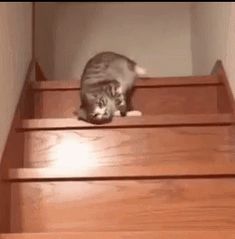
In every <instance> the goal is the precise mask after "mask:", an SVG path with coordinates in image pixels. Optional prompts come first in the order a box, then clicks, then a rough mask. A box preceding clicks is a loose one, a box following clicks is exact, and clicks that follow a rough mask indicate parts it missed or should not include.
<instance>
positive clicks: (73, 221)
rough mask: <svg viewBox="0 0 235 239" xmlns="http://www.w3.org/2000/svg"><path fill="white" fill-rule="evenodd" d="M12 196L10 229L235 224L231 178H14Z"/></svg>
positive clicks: (179, 227) (200, 227)
mask: <svg viewBox="0 0 235 239" xmlns="http://www.w3.org/2000/svg"><path fill="white" fill-rule="evenodd" d="M11 198H12V200H11V232H78V231H80V232H92V231H109V232H112V231H129V232H130V231H155V230H163V231H171V230H173V231H176V230H179V231H182V230H183V231H190V230H199V231H200V230H202V231H206V230H208V231H210V230H212V231H215V230H217V231H218V232H220V231H221V230H222V231H223V230H234V226H235V219H234V213H235V180H234V179H231V178H201V179H145V180H102V181H95V180H94V181H66V182H64V181H58V182H12V183H11ZM15 202H18V203H15ZM173 238H174V237H173ZM189 238H190V237H189Z"/></svg>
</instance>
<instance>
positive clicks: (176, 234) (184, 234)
mask: <svg viewBox="0 0 235 239" xmlns="http://www.w3.org/2000/svg"><path fill="white" fill-rule="evenodd" d="M58 238H59V239H124V238H125V239H173V238H174V239H198V238H200V239H208V238H213V239H234V238H235V231H234V230H225V231H209V230H208V231H151V232H145V231H142V232H141V231H139V232H138V231H129V232H128V231H127V232H120V231H118V232H60V233H12V234H0V239H58Z"/></svg>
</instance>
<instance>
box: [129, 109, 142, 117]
mask: <svg viewBox="0 0 235 239" xmlns="http://www.w3.org/2000/svg"><path fill="white" fill-rule="evenodd" d="M142 115H143V114H142V112H141V111H139V110H132V111H128V112H127V116H142Z"/></svg>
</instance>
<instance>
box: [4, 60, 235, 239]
mask: <svg viewBox="0 0 235 239" xmlns="http://www.w3.org/2000/svg"><path fill="white" fill-rule="evenodd" d="M38 67H39V66H38V65H37V68H38ZM40 74H41V75H42V73H40ZM38 78H39V79H40V77H38ZM41 78H43V79H44V81H35V82H30V81H28V82H27V83H26V87H25V90H23V96H22V98H21V101H20V103H19V106H18V109H17V113H16V117H15V120H14V122H13V125H12V131H11V133H10V135H9V140H8V143H7V146H6V150H5V154H4V157H3V161H2V168H1V169H2V170H1V176H2V181H1V184H0V195H1V197H0V212H2V214H1V215H0V226H1V227H0V229H1V231H2V234H0V238H1V239H28V238H33V239H39V238H40V239H54V238H60V239H75V238H76V239H77V238H79V239H91V238H96V239H121V238H123V239H124V238H125V239H134V238H135V239H136V238H137V239H138V238H141V239H142V238H144V239H158V238H159V239H160V238H161V239H170V238H176V239H186V238H190V239H196V238H197V239H198V238H200V239H204V238H205V239H206V238H214V239H219V238H220V239H231V238H235V130H234V129H235V128H234V122H235V120H234V119H235V117H234V112H235V111H234V100H233V97H232V94H231V91H230V88H229V85H228V82H227V79H226V75H225V73H224V70H223V67H222V64H221V62H217V63H216V65H215V67H214V69H213V71H212V73H211V75H207V76H189V77H166V78H156V79H153V78H149V79H140V80H139V81H138V82H137V84H136V86H135V88H136V91H135V94H134V100H133V101H134V105H135V108H136V109H138V110H141V111H142V112H143V116H142V117H126V118H115V119H114V121H113V122H112V123H109V124H106V125H91V124H89V123H86V122H82V121H78V120H77V119H76V118H75V116H74V115H73V112H74V110H76V107H77V105H79V93H78V91H79V87H80V86H79V81H46V80H45V79H46V78H45V77H44V76H43V75H42V77H41ZM16 145H17V146H16ZM1 210H2V211H1Z"/></svg>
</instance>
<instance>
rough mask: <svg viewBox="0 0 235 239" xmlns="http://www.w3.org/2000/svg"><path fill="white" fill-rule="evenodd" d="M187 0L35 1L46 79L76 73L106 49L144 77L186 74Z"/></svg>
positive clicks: (188, 55)
mask: <svg viewBox="0 0 235 239" xmlns="http://www.w3.org/2000/svg"><path fill="white" fill-rule="evenodd" d="M190 35H191V32H190V3H158V2H155V3H150V2H146V3H125V2H124V3H71V2H70V3H69V2H66V3H63V2H61V3H58V2H57V3H56V2H55V3H36V56H37V58H38V60H39V63H40V64H41V66H42V68H43V71H44V72H45V74H46V76H47V77H48V78H49V79H56V80H61V79H62V80H64V79H77V78H80V74H81V72H82V68H83V67H84V64H85V63H86V61H87V60H88V58H90V57H91V56H92V55H94V54H96V53H98V52H100V51H104V50H112V51H116V52H119V53H122V54H126V55H127V56H129V57H132V58H133V59H135V60H136V61H137V62H139V64H141V65H143V66H144V67H146V68H147V69H148V75H149V76H165V75H169V76H170V75H174V76H175V75H191V73H192V62H191V58H192V57H191V39H190Z"/></svg>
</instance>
